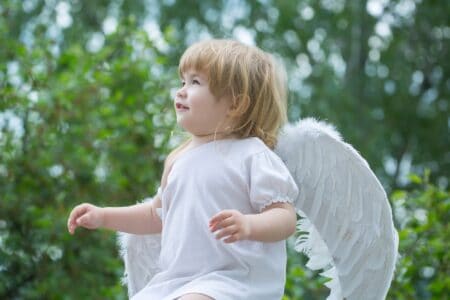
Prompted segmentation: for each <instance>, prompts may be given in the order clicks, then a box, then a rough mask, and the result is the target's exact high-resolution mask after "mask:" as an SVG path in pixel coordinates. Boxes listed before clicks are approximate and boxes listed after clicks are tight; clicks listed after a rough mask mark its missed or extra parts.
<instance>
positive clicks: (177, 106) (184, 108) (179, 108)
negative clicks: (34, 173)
mask: <svg viewBox="0 0 450 300" xmlns="http://www.w3.org/2000/svg"><path fill="white" fill-rule="evenodd" d="M175 107H176V109H178V110H188V109H189V107H187V106H186V105H183V104H181V103H179V102H177V103H175Z"/></svg>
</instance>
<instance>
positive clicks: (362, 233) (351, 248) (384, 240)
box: [275, 118, 398, 300]
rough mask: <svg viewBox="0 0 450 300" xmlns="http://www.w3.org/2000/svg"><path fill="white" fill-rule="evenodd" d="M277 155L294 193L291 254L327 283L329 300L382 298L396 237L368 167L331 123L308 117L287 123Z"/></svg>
mask: <svg viewBox="0 0 450 300" xmlns="http://www.w3.org/2000/svg"><path fill="white" fill-rule="evenodd" d="M275 152H276V153H277V154H278V155H279V156H280V157H281V158H282V160H283V161H284V162H285V163H286V165H287V167H288V169H289V170H290V172H291V174H292V175H293V177H294V179H295V181H296V182H297V184H298V186H299V189H300V193H299V196H298V199H297V201H296V208H297V210H298V213H299V215H300V216H301V217H302V219H301V220H300V221H299V226H298V232H299V233H302V234H301V235H300V237H299V238H298V239H297V241H296V246H295V248H296V250H297V251H302V252H304V253H305V254H306V255H307V256H308V257H309V261H308V263H307V267H309V268H311V269H313V270H319V269H326V272H324V273H322V275H324V276H327V277H329V278H331V281H329V282H328V283H327V284H326V285H327V286H328V287H329V288H330V289H331V292H330V295H329V297H328V299H330V300H331V299H347V300H349V299H384V298H385V297H386V294H387V291H388V289H389V286H390V283H391V281H392V277H393V272H394V266H395V262H396V257H397V249H398V235H397V231H396V230H395V228H394V224H393V219H392V212H391V208H390V206H389V202H388V200H387V197H386V193H385V191H384V189H383V188H382V186H381V184H380V183H379V181H378V180H377V178H376V177H375V175H374V174H373V172H372V171H371V169H370V167H369V165H368V164H367V162H366V161H365V160H364V159H363V158H362V157H361V156H360V155H359V154H358V153H357V152H356V150H355V149H354V148H353V147H352V146H351V145H349V144H346V143H344V142H343V140H342V138H341V136H340V135H339V133H337V131H336V130H335V129H334V128H333V127H332V126H330V125H327V124H325V123H323V122H318V121H316V120H314V119H312V118H308V119H304V120H301V121H299V122H298V123H297V124H296V125H289V124H288V125H286V126H285V127H284V129H283V131H282V133H281V134H280V136H279V141H278V144H277V147H276V149H275Z"/></svg>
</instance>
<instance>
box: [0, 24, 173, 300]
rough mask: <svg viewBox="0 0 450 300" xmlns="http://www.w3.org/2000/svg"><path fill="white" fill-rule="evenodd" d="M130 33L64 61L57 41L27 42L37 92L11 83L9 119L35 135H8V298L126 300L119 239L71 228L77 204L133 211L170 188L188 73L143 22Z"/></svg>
mask: <svg viewBox="0 0 450 300" xmlns="http://www.w3.org/2000/svg"><path fill="white" fill-rule="evenodd" d="M121 28H122V29H121V30H119V31H118V32H117V33H116V34H114V35H111V36H109V37H108V39H107V40H106V43H105V45H104V47H103V48H102V50H101V51H99V52H98V53H91V54H89V55H87V53H86V51H85V50H84V49H83V48H82V47H80V45H79V44H73V45H71V46H70V47H67V49H66V50H65V51H64V52H63V53H62V54H61V55H60V56H59V57H55V56H53V55H51V54H50V53H48V52H47V50H46V49H48V48H49V47H51V42H49V41H47V40H46V39H42V40H41V41H39V44H40V46H41V47H40V48H31V49H22V47H23V46H20V45H19V44H15V47H16V50H17V48H18V49H19V50H20V51H23V53H21V55H20V56H17V57H16V59H17V60H16V61H17V62H18V64H19V65H20V69H19V71H18V72H19V76H21V77H22V78H23V80H24V81H25V83H26V84H27V85H28V86H29V88H28V89H29V91H27V92H26V93H25V92H24V91H23V90H21V89H19V88H16V87H15V86H14V85H13V84H10V83H7V82H6V84H5V82H3V84H4V87H5V88H4V89H3V90H2V99H5V101H2V104H1V105H2V110H3V111H4V112H7V114H6V118H8V115H9V116H11V115H13V116H15V118H16V119H20V120H21V122H22V124H23V131H21V132H18V131H17V130H18V128H20V126H18V127H15V129H14V128H12V129H11V128H9V127H8V126H6V125H5V126H4V127H3V128H2V131H1V143H0V147H1V149H2V150H1V154H0V157H1V159H0V168H1V170H2V172H1V174H0V195H1V202H0V203H1V208H0V262H1V263H0V298H2V299H11V298H25V299H33V298H41V297H42V296H43V295H46V298H49V299H61V298H64V299H83V298H84V299H86V298H87V299H95V298H105V297H106V298H124V297H125V294H126V293H125V291H124V289H123V288H122V287H121V286H120V283H119V280H118V279H119V278H120V276H121V275H122V273H123V266H122V263H121V262H120V261H119V260H118V255H117V253H116V246H115V235H114V234H112V233H110V232H102V231H98V232H85V231H83V230H80V231H79V232H77V234H76V236H74V237H72V236H69V234H68V233H67V229H66V218H67V214H68V213H69V212H70V209H71V208H72V207H73V206H74V205H75V204H77V203H80V202H84V201H89V202H93V203H95V204H98V205H110V206H118V205H126V204H133V203H135V201H137V200H139V199H142V198H144V197H146V196H148V195H152V194H153V193H154V192H155V188H156V186H157V184H158V182H159V176H160V173H161V168H162V162H163V159H164V153H166V152H167V149H168V143H169V138H170V136H171V134H170V133H171V131H172V129H173V126H174V116H173V114H172V113H171V109H170V107H171V99H170V95H169V91H170V87H172V86H174V83H173V79H174V78H175V77H176V72H175V71H174V70H173V69H174V68H175V67H176V65H173V66H172V65H167V62H166V60H165V56H163V55H162V54H161V53H160V52H159V51H158V50H157V49H156V48H155V47H154V46H153V45H152V43H151V42H150V41H149V40H148V39H147V38H146V35H144V34H143V33H142V32H141V31H135V30H130V28H133V24H126V23H125V24H123V25H122V27H121ZM10 43H11V44H14V42H10ZM137 47H140V48H141V49H142V50H141V51H138V50H136V48H137ZM11 51H12V49H11ZM36 66H41V67H40V68H39V69H38V70H36ZM4 68H5V65H4V61H3V64H2V69H4ZM162 68H163V69H164V70H165V71H169V72H163V71H161V69H162ZM33 91H36V93H37V96H36V97H35V96H32V97H31V98H30V94H32V93H33ZM33 97H35V98H33ZM9 120H10V121H11V120H12V119H11V118H10V119H9ZM19 131H20V130H19ZM113 295H114V297H113Z"/></svg>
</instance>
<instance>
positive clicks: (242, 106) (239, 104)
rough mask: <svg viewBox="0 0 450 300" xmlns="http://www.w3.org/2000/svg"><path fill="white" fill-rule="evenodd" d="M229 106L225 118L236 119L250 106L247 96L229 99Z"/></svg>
mask: <svg viewBox="0 0 450 300" xmlns="http://www.w3.org/2000/svg"><path fill="white" fill-rule="evenodd" d="M229 101H230V102H231V105H230V107H229V109H228V113H227V116H229V117H232V118H236V117H240V116H242V115H243V114H244V113H245V112H246V111H247V110H248V108H249V106H250V98H249V97H248V96H247V95H240V96H237V97H234V98H233V99H229Z"/></svg>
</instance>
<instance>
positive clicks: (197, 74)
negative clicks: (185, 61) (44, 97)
mask: <svg viewBox="0 0 450 300" xmlns="http://www.w3.org/2000/svg"><path fill="white" fill-rule="evenodd" d="M185 76H190V77H199V78H200V79H205V76H202V75H201V74H200V73H195V72H194V73H190V72H187V73H181V76H180V77H181V78H184V77H185Z"/></svg>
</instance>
